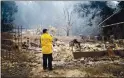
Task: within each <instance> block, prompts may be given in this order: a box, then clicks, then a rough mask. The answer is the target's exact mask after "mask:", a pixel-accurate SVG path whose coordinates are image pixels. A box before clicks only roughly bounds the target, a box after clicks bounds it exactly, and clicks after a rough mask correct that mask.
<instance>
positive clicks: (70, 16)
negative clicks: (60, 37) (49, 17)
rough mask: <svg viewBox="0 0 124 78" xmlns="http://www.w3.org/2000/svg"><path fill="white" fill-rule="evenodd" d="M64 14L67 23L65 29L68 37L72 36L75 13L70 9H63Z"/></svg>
mask: <svg viewBox="0 0 124 78" xmlns="http://www.w3.org/2000/svg"><path fill="white" fill-rule="evenodd" d="M63 12H64V20H65V22H66V24H65V27H64V28H63V29H64V30H65V32H66V36H69V35H70V30H71V27H72V25H73V23H74V21H73V20H74V19H73V11H69V9H68V8H63Z"/></svg>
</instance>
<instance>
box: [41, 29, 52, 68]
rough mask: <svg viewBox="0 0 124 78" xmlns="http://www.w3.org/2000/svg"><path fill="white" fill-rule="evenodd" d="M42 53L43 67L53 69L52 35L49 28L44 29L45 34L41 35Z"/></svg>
mask: <svg viewBox="0 0 124 78" xmlns="http://www.w3.org/2000/svg"><path fill="white" fill-rule="evenodd" d="M40 41H41V47H42V53H43V69H44V70H46V69H48V70H52V59H53V58H52V41H53V39H52V36H51V35H50V34H49V33H48V30H47V29H43V34H42V35H41V37H40Z"/></svg>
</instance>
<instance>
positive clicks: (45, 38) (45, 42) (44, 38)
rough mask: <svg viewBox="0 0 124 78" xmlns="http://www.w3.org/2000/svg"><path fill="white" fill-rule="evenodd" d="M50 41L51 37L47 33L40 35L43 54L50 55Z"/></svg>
mask: <svg viewBox="0 0 124 78" xmlns="http://www.w3.org/2000/svg"><path fill="white" fill-rule="evenodd" d="M52 40H53V38H52V36H51V35H50V34H48V33H45V34H42V35H41V46H42V53H43V54H50V53H52Z"/></svg>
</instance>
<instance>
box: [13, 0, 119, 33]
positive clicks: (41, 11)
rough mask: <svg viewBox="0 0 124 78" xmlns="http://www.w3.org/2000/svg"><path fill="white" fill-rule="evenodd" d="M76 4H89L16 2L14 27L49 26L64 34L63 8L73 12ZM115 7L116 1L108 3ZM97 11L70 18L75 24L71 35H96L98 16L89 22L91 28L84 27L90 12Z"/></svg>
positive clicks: (73, 2) (74, 15)
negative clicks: (82, 16) (83, 16)
mask: <svg viewBox="0 0 124 78" xmlns="http://www.w3.org/2000/svg"><path fill="white" fill-rule="evenodd" d="M77 3H84V4H89V2H88V1H16V4H17V6H18V12H17V13H16V15H15V21H14V22H15V24H16V25H22V26H23V27H24V28H37V26H38V25H40V26H42V28H48V27H49V26H50V25H51V26H54V27H56V28H58V30H59V31H60V30H61V32H62V33H63V34H65V33H64V32H65V31H64V30H62V27H64V25H65V24H66V21H65V19H64V14H63V8H69V11H73V8H74V5H75V4H77ZM116 5H117V3H116V1H109V2H108V6H109V7H112V8H115V7H116ZM97 11H98V10H95V9H92V10H91V14H90V15H89V16H87V17H85V18H82V19H81V18H79V17H78V16H77V14H73V16H72V18H73V21H75V22H74V24H73V26H72V31H71V34H73V35H79V34H83V35H91V34H93V35H96V34H98V33H99V31H97V30H98V27H96V25H97V23H98V22H99V21H100V20H101V18H100V16H96V17H95V18H94V19H93V20H91V21H92V23H93V26H92V27H91V26H86V25H87V23H88V22H89V21H88V20H89V19H90V18H91V16H92V12H97ZM98 20H99V21H98ZM96 31H97V32H96ZM93 32H95V34H94V33H93Z"/></svg>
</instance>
